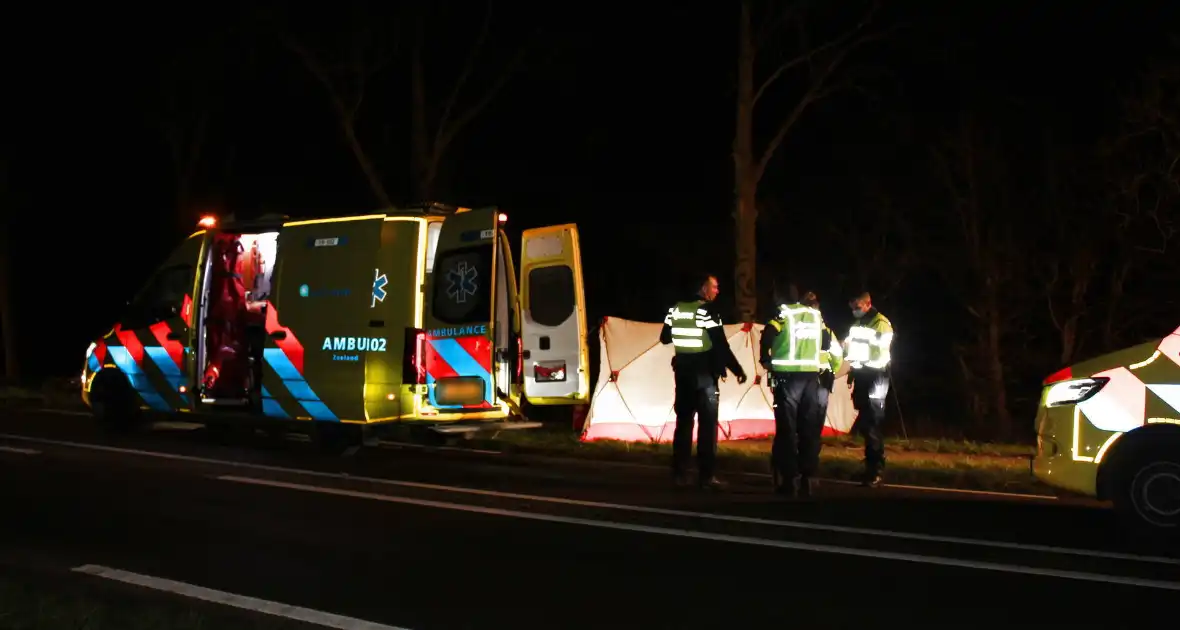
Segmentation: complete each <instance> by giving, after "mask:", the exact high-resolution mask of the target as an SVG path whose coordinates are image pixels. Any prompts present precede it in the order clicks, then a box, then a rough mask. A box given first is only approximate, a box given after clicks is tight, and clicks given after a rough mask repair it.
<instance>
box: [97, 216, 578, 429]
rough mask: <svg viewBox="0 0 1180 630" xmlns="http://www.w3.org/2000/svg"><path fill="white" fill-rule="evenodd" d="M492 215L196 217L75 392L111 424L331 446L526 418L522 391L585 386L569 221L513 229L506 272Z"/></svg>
mask: <svg viewBox="0 0 1180 630" xmlns="http://www.w3.org/2000/svg"><path fill="white" fill-rule="evenodd" d="M506 221H507V215H506V214H504V213H503V212H501V211H500V210H499V209H497V208H495V207H490V208H477V209H469V208H456V207H449V206H443V205H440V204H430V205H426V206H422V207H415V208H409V209H404V210H402V209H399V210H398V211H396V212H391V213H384V214H367V215H363V216H343V217H336V218H325V219H315V220H289V219H288V218H287V217H283V216H264V217H262V218H260V219H258V220H256V221H250V222H235V221H233V220H232V218H230V219H228V220H227V221H226V222H225V223H219V222H218V219H217V218H216V217H212V216H209V217H204V218H202V219H201V224H200V226H199V227H200V228H201V229H200V230H199V231H197V232H196V233H195V234H193V235H191V236H189V237H188V238H187V239H186V240H185V241H184V242H183V243H181V244H180V246H179V247H177V248H176V250H175V251H173V252H172V254H171V255H170V256H169V257H168V258H167V260H166V261H165V262H164V264H163V265H161V266H160V267H159V268H158V269H157V270H156V271H155V272H154V273H153V274H152V276H151V278H150V279H149V280H148V282H147V284H146V285H145V286H144V287H143V288H142V289H141V290H140V292H139V293H138V294H137V295H136V296H135V297H134V299H132V300H131V301H130V302H128V306H127V308H126V310H125V312H124V313H123V315H122V317H121V318H120V319H119V321H118V322H117V323H116V324H115V326H114V327H113V328H112V329H111V330H110V332H108V333H107V334H105V335H103V336H102V337H101V338H100V339H97V340H95V341H94V342H93V343H92V344H90V347H89V348H88V349H87V351H86V358H85V367H84V369H83V373H82V398H83V401H84V402H85V403H86V404H87V405H88V406H89V408H90V409H91V410H92V412H93V414H94V415H95V416H96V417H97V419H98V420H99V421H100V422H102V423H103V424H105V425H108V426H110V427H112V428H121V429H127V428H130V427H132V426H134V425H136V424H137V423H139V422H141V421H142V420H144V419H145V418H148V417H150V416H154V415H159V414H163V415H174V416H183V417H184V419H185V420H186V421H193V422H197V423H203V424H207V425H210V426H211V427H217V428H222V429H224V428H226V427H232V426H233V425H234V424H236V423H244V424H250V423H256V424H261V425H262V426H264V427H267V426H269V427H279V426H280V425H281V424H282V423H286V425H287V428H288V429H290V428H295V429H296V430H299V429H304V430H306V432H307V433H309V434H311V435H312V436H313V437H315V438H316V439H318V440H319V441H320V442H321V444H323V445H325V446H328V447H330V448H332V449H337V448H340V447H341V444H342V443H343V444H350V445H354V446H355V445H359V441H360V440H368V439H370V438H375V437H376V436H379V435H380V433H381V432H380V431H379V429H382V428H387V427H389V426H391V425H393V424H396V423H413V424H414V425H415V426H427V427H430V428H432V429H434V430H436V431H438V432H441V433H462V432H469V431H476V430H485V429H494V430H502V429H511V428H526V427H535V426H538V424H537V423H530V422H527V420H526V419H525V418H524V417H523V414H522V413H521V406H522V403H523V402H524V401H526V400H527V401H528V402H529V403H530V404H532V405H578V404H584V403H585V402H586V400H587V399H588V397H589V393H590V384H589V371H588V369H589V366H588V359H589V356H588V348H587V344H586V306H585V295H584V290H583V281H582V267H581V265H582V263H581V255H580V250H579V241H578V230H577V226H576V225H573V224H569V225H555V226H549V227H543V228H538V229H530V230H525V231H524V232H523V235H522V238H521V263H520V275H519V276H518V275H517V273H516V270H515V269H514V263H513V255H512V250H511V248H510V245H509V238H508V236H507V234H506V233H505V230H504V227H505V223H506ZM348 448H351V446H349V447H348Z"/></svg>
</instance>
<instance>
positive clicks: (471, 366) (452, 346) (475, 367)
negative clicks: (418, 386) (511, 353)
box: [426, 339, 495, 409]
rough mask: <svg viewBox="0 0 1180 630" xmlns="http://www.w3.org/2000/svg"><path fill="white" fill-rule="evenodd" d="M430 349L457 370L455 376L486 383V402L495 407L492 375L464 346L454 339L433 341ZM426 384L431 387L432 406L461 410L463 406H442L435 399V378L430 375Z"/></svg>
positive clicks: (429, 389)
mask: <svg viewBox="0 0 1180 630" xmlns="http://www.w3.org/2000/svg"><path fill="white" fill-rule="evenodd" d="M430 347H431V348H434V351H435V352H437V353H438V356H439V358H441V359H442V360H443V361H446V362H447V365H449V366H451V369H453V370H455V374H458V375H459V376H478V377H480V378H482V379H483V382H484V396H483V397H484V400H485V401H487V402H488V404H491V405H494V404H495V398H494V397H493V396H492V375H491V374H489V373H488V371H487V370H485V369H484V368H483V366H482V365H480V364H479V361H476V360H475V357H473V356H471V355H470V354H468V353H467V351H466V350H464V349H463V346H461V345H459V342H458V341H455V340H454V339H431V340H430ZM426 384H427V385H429V386H431V387H429V388H428V391H429V392H430V404H431V406H434V407H438V408H439V409H454V408H460V407H462V406H463V405H440V404H438V403H437V401H436V400H435V399H434V387H433V384H434V378H433V377H431V376H430V375H429V374H428V375H427V378H426Z"/></svg>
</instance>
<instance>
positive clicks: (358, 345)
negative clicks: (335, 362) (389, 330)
mask: <svg viewBox="0 0 1180 630" xmlns="http://www.w3.org/2000/svg"><path fill="white" fill-rule="evenodd" d="M386 342H387V340H386V339H384V338H381V337H324V344H323V346H321V347H320V349H321V350H327V351H330V352H385V346H386Z"/></svg>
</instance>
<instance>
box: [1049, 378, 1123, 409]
mask: <svg viewBox="0 0 1180 630" xmlns="http://www.w3.org/2000/svg"><path fill="white" fill-rule="evenodd" d="M1109 382H1110V379H1109V378H1107V377H1105V376H1096V377H1094V378H1078V379H1073V380H1068V381H1060V382H1057V383H1054V384H1053V385H1050V386H1049V389H1048V391H1046V392H1045V406H1046V407H1061V406H1064V405H1076V404H1078V403H1083V402H1086V401H1087V400H1089V399H1091V398H1093V397H1094V396H1095V395H1096V394H1097V393H1098V392H1100V391H1102V388H1103V387H1106V384H1107V383H1109Z"/></svg>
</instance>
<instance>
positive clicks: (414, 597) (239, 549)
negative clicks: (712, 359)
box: [0, 413, 1180, 630]
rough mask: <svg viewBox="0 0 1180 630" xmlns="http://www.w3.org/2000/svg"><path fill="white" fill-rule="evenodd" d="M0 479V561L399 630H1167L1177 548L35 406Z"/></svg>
mask: <svg viewBox="0 0 1180 630" xmlns="http://www.w3.org/2000/svg"><path fill="white" fill-rule="evenodd" d="M0 473H3V474H0V505H3V506H5V507H4V510H3V514H4V516H3V517H2V518H0V557H2V558H4V559H5V560H6V561H7V562H8V563H9V564H24V565H27V566H29V567H34V566H35V567H36V568H37V569H38V570H40V571H43V572H44V571H54V570H56V571H60V572H62V574H63V575H64V574H66V573H69V572H70V570H71V569H74V568H77V567H80V566H84V565H89V566H91V567H92V568H91V569H88V571H91V572H99V573H104V572H105V573H104V575H106V577H108V578H109V577H111V576H112V575H123V574H124V573H120V572H130V573H132V574H135V575H137V576H148V577H150V578H151V579H152V580H157V581H159V580H171V581H175V582H180V583H184V584H186V585H195V586H197V587H203V588H206V589H216V590H217V591H219V592H224V593H232V594H236V595H240V596H246V597H252V598H259V599H262V600H266V601H269V602H279V603H283V604H288V605H294V606H300V607H303V608H306V609H311V610H314V611H322V612H323V613H331V614H336V615H345V616H347V617H349V618H353V619H363V620H368V621H371V622H376V623H381V624H387V625H388V626H389V627H396V628H405V629H409V630H431V629H444V628H522V629H523V628H534V627H535V628H547V629H550V628H619V627H635V628H676V629H678V630H683V629H689V628H709V629H711V630H715V629H716V628H718V627H756V626H766V625H768V624H792V623H796V624H798V623H807V624H808V625H809V626H811V627H853V626H855V627H863V626H865V625H866V624H868V625H873V626H882V625H889V624H896V625H898V626H905V627H935V626H937V627H939V628H945V627H948V626H949V627H954V628H963V627H995V626H997V625H1001V624H1002V625H1003V626H1005V627H1034V626H1035V627H1041V628H1043V627H1045V626H1050V627H1060V626H1069V627H1071V628H1080V627H1096V628H1098V627H1101V628H1118V627H1137V626H1144V625H1147V624H1158V623H1161V622H1163V620H1168V619H1170V620H1174V619H1175V601H1176V598H1177V597H1180V593H1178V591H1180V553H1177V550H1167V552H1168V553H1165V550H1158V549H1156V550H1152V549H1143V548H1137V547H1136V544H1135V542H1134V541H1126V540H1124V539H1123V538H1122V537H1121V536H1120V535H1118V534H1117V529H1116V528H1115V526H1114V522H1113V519H1112V516H1111V514H1110V513H1109V511H1108V510H1105V509H1103V508H1101V507H1096V506H1095V505H1092V504H1089V503H1085V502H1064V501H1049V500H1045V501H1042V500H1029V499H1010V498H999V497H993V496H987V495H967V494H964V495H951V494H947V493H924V492H911V491H897V490H891V489H883V490H879V491H868V490H861V489H859V488H851V487H846V486H842V485H835V484H826V485H824V486H823V487H821V488H820V492H819V494H818V495H817V497H816V498H815V499H814V500H811V501H807V502H786V501H782V500H777V499H775V498H774V497H772V496H770V495H769V494H768V490H769V487H768V484H767V482H766V481H765V480H763V479H760V478H756V477H734V478H732V479H733V481H735V482H736V483H735V485H734V487H733V488H732V490H731V492H728V493H725V494H723V495H703V494H699V493H695V492H685V491H677V490H674V489H671V488H669V487H668V484H667V474H666V473H665V472H664V471H662V470H658V469H650V468H643V467H631V466H618V465H601V464H594V463H587V462H581V463H578V462H559V461H553V460H538V459H530V458H515V457H509V456H506V455H497V454H488V453H483V454H481V453H463V452H455V451H449V450H429V449H417V448H397V447H383V448H373V449H365V450H363V451H361V453H359V454H358V455H356V456H355V457H352V458H346V459H339V458H328V457H323V456H318V455H315V454H314V453H313V452H311V449H310V447H309V446H308V445H305V444H300V443H298V442H268V441H265V440H262V439H258V440H254V441H249V442H242V443H239V444H233V445H229V446H226V445H218V444H216V443H213V442H212V441H211V440H210V439H208V438H207V436H205V435H204V434H203V431H199V430H198V431H191V430H183V431H180V430H156V431H152V432H144V433H141V434H137V435H132V436H123V437H112V436H107V435H103V434H102V433H100V432H97V431H95V430H94V429H93V428H92V427H91V425H90V423H89V422H87V421H86V420H85V419H83V418H76V417H67V416H60V415H49V414H40V413H23V414H13V413H7V415H3V416H0ZM96 566H97V567H102V569H101V570H97V569H93V567H96ZM74 573H76V571H75V572H74ZM87 579H91V578H89V577H88V578H87ZM93 579H96V580H101V579H103V578H102V577H94V578H93ZM1168 623H1171V621H1169V622H1168ZM339 627H345V626H339ZM354 627H360V626H354Z"/></svg>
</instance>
